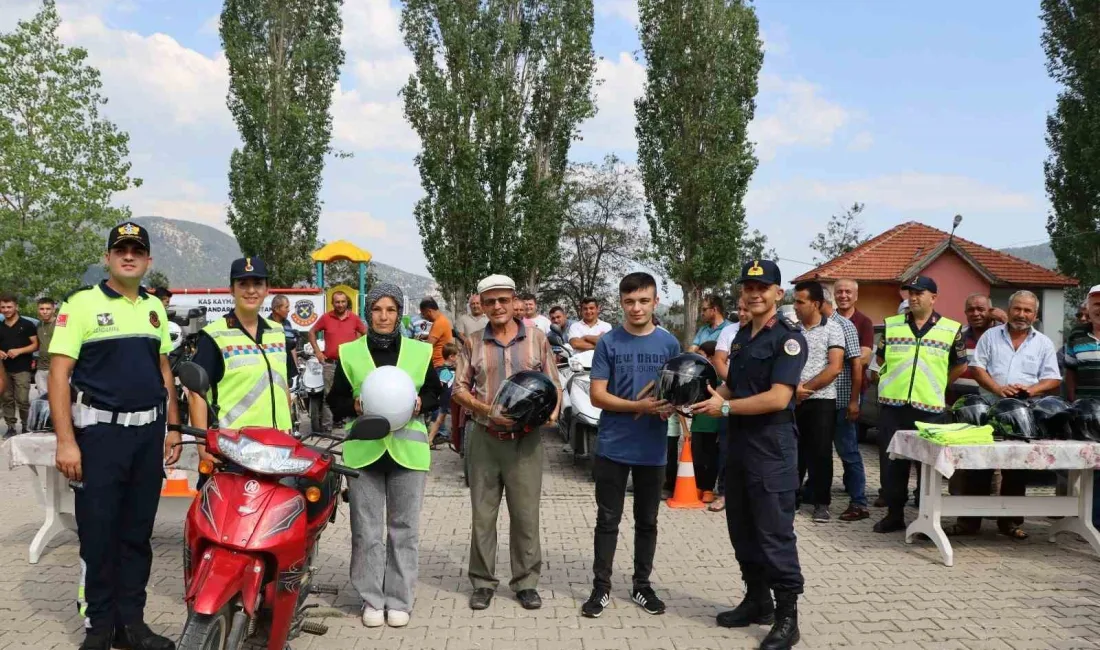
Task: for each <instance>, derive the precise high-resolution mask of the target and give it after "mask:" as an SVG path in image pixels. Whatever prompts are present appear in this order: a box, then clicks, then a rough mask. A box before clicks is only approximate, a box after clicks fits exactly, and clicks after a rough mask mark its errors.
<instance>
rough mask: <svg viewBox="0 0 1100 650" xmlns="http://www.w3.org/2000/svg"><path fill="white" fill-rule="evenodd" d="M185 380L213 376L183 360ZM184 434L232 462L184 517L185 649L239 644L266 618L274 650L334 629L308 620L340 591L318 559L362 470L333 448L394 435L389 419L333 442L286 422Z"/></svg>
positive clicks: (199, 389) (199, 386) (361, 425)
mask: <svg viewBox="0 0 1100 650" xmlns="http://www.w3.org/2000/svg"><path fill="white" fill-rule="evenodd" d="M180 380H181V382H182V383H183V385H184V386H186V387H187V388H188V390H191V391H193V392H196V393H199V394H206V393H207V388H208V387H209V380H208V378H207V376H206V373H205V372H204V371H203V370H202V368H200V367H199V366H197V365H195V364H192V363H187V364H184V365H183V367H181V369H180ZM215 409H216V407H215ZM210 421H211V422H216V418H211V420H210ZM184 433H187V434H190V435H193V436H195V437H196V438H199V439H201V440H204V441H205V444H206V449H207V451H209V452H210V453H211V454H213V455H214V456H215V457H217V458H218V459H220V460H222V461H223V462H225V463H226V465H224V466H223V467H222V468H221V469H219V470H218V471H214V472H211V468H210V467H209V466H206V467H203V468H201V469H202V470H206V471H205V472H204V474H207V475H208V477H207V481H206V483H205V485H203V487H202V489H201V490H200V492H199V494H198V496H196V497H195V501H194V503H192V504H191V509H190V510H189V511H188V513H187V519H186V521H185V524H184V539H185V548H184V556H183V570H184V576H185V578H184V585H185V596H184V599H185V601H186V603H187V612H188V616H187V622H186V623H185V624H184V628H183V635H182V636H181V638H180V641H179V644H178V646H177V647H178V648H179V650H237V649H238V648H240V647H241V646H242V644H243V643H244V641H245V639H248V638H250V637H253V636H255V635H256V632H257V629H259V628H261V625H262V627H263V628H266V630H267V647H268V649H269V650H284V648H285V647H286V644H287V641H288V640H290V639H293V638H296V637H297V636H298V635H300V634H301V633H303V632H304V633H307V634H316V635H320V634H325V633H326V632H327V631H328V628H327V627H326V626H325V625H323V624H321V623H319V622H317V621H310V620H307V619H306V616H305V614H306V611H307V610H308V609H309V608H310V607H311V606H307V605H306V604H305V601H306V598H307V597H308V596H309V595H310V594H311V593H314V594H315V593H330V594H335V593H336V589H335V588H332V587H329V588H326V587H322V586H320V585H314V583H313V579H312V578H313V566H312V565H313V560H314V556H315V554H316V552H317V546H318V542H319V541H320V538H321V532H322V531H323V530H324V529H325V527H326V526H327V525H328V524H329V523H330V522H332V521H334V520H335V515H336V504H337V500H338V499H339V497H340V489H341V481H342V479H341V476H350V477H355V476H358V472H356V471H355V470H353V469H350V468H347V467H343V466H341V465H338V464H336V463H335V462H334V461H333V456H332V453H331V450H332V446H335V444H338V443H339V442H343V441H344V440H376V439H380V438H382V437H385V435H386V434H387V433H389V426H388V425H387V423H386V420H384V419H382V418H373V417H370V418H360V419H359V420H357V421H356V422H355V424H354V425H353V426H352V429H351V431H350V432H349V433H348V436H347V438H346V439H341V438H330V439H331V440H333V443H334V444H333V445H332V446H330V447H329V448H327V449H323V448H319V447H314V446H311V445H306V444H304V443H302V442H301V441H300V440H298V439H297V438H295V437H293V436H291V435H290V434H288V433H286V432H283V431H279V430H278V429H268V428H253V427H250V428H244V429H240V430H238V431H232V430H228V429H216V428H214V429H209V430H207V431H202V430H199V429H194V428H192V427H185V428H184Z"/></svg>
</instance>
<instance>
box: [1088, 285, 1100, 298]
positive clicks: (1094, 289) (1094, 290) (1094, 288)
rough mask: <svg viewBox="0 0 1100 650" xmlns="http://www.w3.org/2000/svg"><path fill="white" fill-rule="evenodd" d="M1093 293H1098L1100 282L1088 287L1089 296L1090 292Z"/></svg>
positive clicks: (1099, 291)
mask: <svg viewBox="0 0 1100 650" xmlns="http://www.w3.org/2000/svg"><path fill="white" fill-rule="evenodd" d="M1094 293H1100V284H1094V285H1093V286H1092V288H1091V289H1089V295H1090V296H1091V295H1092V294H1094Z"/></svg>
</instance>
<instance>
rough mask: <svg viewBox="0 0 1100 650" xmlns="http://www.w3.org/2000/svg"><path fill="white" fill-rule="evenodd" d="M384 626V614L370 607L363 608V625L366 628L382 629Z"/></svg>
mask: <svg viewBox="0 0 1100 650" xmlns="http://www.w3.org/2000/svg"><path fill="white" fill-rule="evenodd" d="M385 624H386V613H385V612H383V611H382V610H380V609H373V608H371V607H364V608H363V625H365V626H367V627H382V626H383V625H385Z"/></svg>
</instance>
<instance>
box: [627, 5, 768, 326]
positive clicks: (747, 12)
mask: <svg viewBox="0 0 1100 650" xmlns="http://www.w3.org/2000/svg"><path fill="white" fill-rule="evenodd" d="M639 16H640V19H641V27H640V36H641V42H642V49H643V51H644V53H645V58H646V61H647V63H648V68H647V70H646V84H645V93H644V95H643V96H642V97H641V98H639V99H638V100H636V101H635V109H636V112H637V117H638V126H637V135H638V161H639V166H640V168H641V171H642V180H643V182H644V184H645V194H646V200H647V207H646V219H647V220H648V221H649V232H650V238H651V239H652V244H653V253H654V254H655V257H656V259H657V261H658V262H659V263H660V265H661V267H662V268H663V270H664V271H665V273H666V274H667V275H668V276H669V277H670V278H671V279H672V280H673V281H674V282H676V283H677V284H679V285H680V287H681V289H682V290H683V292H684V304H685V310H686V313H688V314H696V313H698V312H699V305H700V298H701V297H702V292H703V290H704V289H705V288H707V287H713V286H716V285H720V284H723V283H726V282H729V281H730V280H731V279H732V278H733V276H734V275H735V273H736V270H737V267H738V262H739V260H738V259H737V256H736V255H731V254H730V250H729V242H731V241H734V242H735V241H740V240H741V239H742V236H743V231H744V222H745V207H744V199H745V192H746V191H747V189H748V184H749V180H750V179H751V178H752V174H753V171H755V169H756V157H755V156H754V155H753V144H752V143H751V142H750V141H749V140H748V126H749V122H750V121H751V120H752V118H753V114H754V113H755V111H756V100H755V97H756V91H757V75H758V74H759V72H760V66H761V65H762V64H763V61H764V52H763V50H762V48H761V41H760V37H759V24H758V22H757V19H756V13H755V12H754V10H753V8H752V7H751V6H748V5H747V4H746V3H745V2H743V1H742V0H685V1H684V2H664V1H662V0H640V2H639ZM694 334H695V323H694V319H691V318H688V319H687V323H686V327H685V333H684V336H685V337H686V338H687V339H690V338H691V337H693V336H694Z"/></svg>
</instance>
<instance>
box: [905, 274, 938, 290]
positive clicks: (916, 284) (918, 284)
mask: <svg viewBox="0 0 1100 650" xmlns="http://www.w3.org/2000/svg"><path fill="white" fill-rule="evenodd" d="M901 288H902V289H905V290H906V291H908V290H910V289H912V290H913V291H931V292H932V293H939V291H937V287H936V281H935V280H933V279H932V278H930V277H928V276H926V275H918V276H917V277H915V278H913V279H912V280H910V281H909V282H906V283H905V284H903V285H901Z"/></svg>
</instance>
